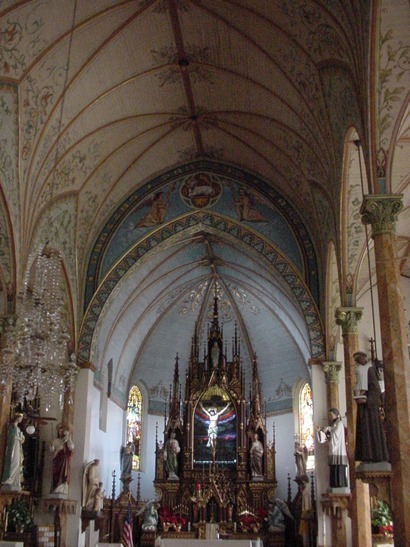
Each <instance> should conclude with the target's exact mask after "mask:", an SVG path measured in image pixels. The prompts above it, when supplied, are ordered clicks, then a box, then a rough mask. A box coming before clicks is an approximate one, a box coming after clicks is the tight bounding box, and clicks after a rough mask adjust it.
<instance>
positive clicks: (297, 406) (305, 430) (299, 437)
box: [292, 379, 315, 470]
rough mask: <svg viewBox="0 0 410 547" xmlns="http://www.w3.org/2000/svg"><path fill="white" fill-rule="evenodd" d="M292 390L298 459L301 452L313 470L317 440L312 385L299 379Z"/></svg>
mask: <svg viewBox="0 0 410 547" xmlns="http://www.w3.org/2000/svg"><path fill="white" fill-rule="evenodd" d="M292 391H293V393H292V396H293V416H294V424H295V457H296V461H297V460H298V457H297V453H298V452H299V454H298V456H299V457H302V458H304V459H305V462H306V468H307V470H312V469H314V468H315V442H314V423H313V398H312V390H311V386H310V385H309V383H308V382H306V380H303V379H299V380H298V381H297V382H296V384H295V385H294V386H293V390H292ZM298 445H299V446H298Z"/></svg>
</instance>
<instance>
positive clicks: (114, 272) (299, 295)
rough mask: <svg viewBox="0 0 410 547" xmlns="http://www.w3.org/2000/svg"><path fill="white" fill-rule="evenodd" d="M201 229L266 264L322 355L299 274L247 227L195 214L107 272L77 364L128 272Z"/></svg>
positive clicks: (315, 352) (316, 319)
mask: <svg viewBox="0 0 410 547" xmlns="http://www.w3.org/2000/svg"><path fill="white" fill-rule="evenodd" d="M204 229H205V230H207V229H208V230H216V231H217V232H219V233H221V234H226V235H228V236H229V237H231V238H233V239H236V240H237V241H238V244H240V245H242V246H245V247H247V248H249V250H250V251H251V252H252V253H255V254H256V255H258V256H259V257H260V258H261V259H263V260H264V261H267V263H268V264H269V265H270V266H271V267H272V268H274V269H275V271H276V273H277V275H278V276H280V277H281V278H282V280H283V282H284V283H285V284H286V286H287V287H288V290H289V291H290V292H291V293H292V295H293V296H294V298H295V299H296V301H297V302H298V305H299V307H300V311H301V314H302V315H303V317H304V318H305V321H306V325H307V328H308V331H309V337H310V346H311V356H312V357H318V358H319V357H322V356H323V355H324V351H325V348H324V335H323V330H322V325H321V321H320V316H319V313H318V310H317V307H316V304H315V302H314V299H313V298H312V296H311V294H310V291H309V289H308V288H307V286H306V285H305V282H304V280H303V279H302V278H301V275H300V273H299V272H298V271H297V270H296V269H295V268H294V266H293V265H292V263H291V262H290V261H289V260H288V259H287V258H286V257H285V256H284V255H283V254H282V253H281V252H280V251H279V250H278V249H277V248H276V247H275V246H273V244H272V243H270V242H269V241H267V240H266V239H264V238H263V237H262V236H260V235H259V234H257V233H256V232H254V231H253V230H251V229H249V228H248V227H247V226H244V225H242V224H240V223H238V222H235V221H233V220H232V219H229V218H226V217H224V216H222V215H218V214H214V213H210V212H201V211H197V212H193V213H188V214H186V215H184V216H182V217H179V218H177V219H175V220H173V221H172V222H170V223H168V224H167V225H166V226H161V227H159V228H158V229H157V230H155V231H153V232H151V233H150V234H149V235H148V236H147V237H146V238H145V239H144V240H142V241H140V242H138V243H137V244H136V245H135V246H134V247H133V248H132V249H130V250H129V252H127V253H126V254H125V255H124V256H123V257H122V258H121V259H120V260H119V261H118V262H117V263H116V264H115V266H114V267H113V268H112V269H111V270H110V271H109V273H108V274H107V276H106V277H105V278H104V280H103V281H102V283H101V284H100V286H99V288H98V290H97V291H96V293H95V294H94V296H93V298H92V300H91V302H90V305H89V306H88V308H87V311H86V313H85V317H84V320H83V324H82V328H81V333H80V337H79V345H78V356H79V359H80V360H82V361H83V362H88V361H89V360H90V358H91V346H92V341H93V337H94V333H95V330H96V327H97V323H98V319H99V316H100V314H101V313H102V312H103V308H104V306H105V304H106V302H107V300H108V299H109V297H110V295H111V293H112V292H113V291H114V290H116V287H117V285H118V283H119V282H120V281H121V279H123V278H124V276H126V275H127V274H128V273H129V271H130V270H131V269H133V268H135V267H138V265H139V264H140V263H141V262H143V261H146V260H147V259H149V253H150V251H152V250H153V249H155V248H156V247H157V246H158V245H160V244H164V243H165V242H166V241H167V240H168V239H170V238H171V237H172V236H174V235H175V234H179V235H181V234H183V233H184V231H187V232H189V233H190V234H192V232H193V231H195V230H196V231H198V232H199V231H203V230H204Z"/></svg>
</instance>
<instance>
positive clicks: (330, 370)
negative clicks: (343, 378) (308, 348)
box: [323, 361, 342, 410]
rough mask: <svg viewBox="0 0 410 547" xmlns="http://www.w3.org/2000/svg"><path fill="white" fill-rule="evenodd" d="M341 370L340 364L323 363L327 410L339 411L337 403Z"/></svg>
mask: <svg viewBox="0 0 410 547" xmlns="http://www.w3.org/2000/svg"><path fill="white" fill-rule="evenodd" d="M341 368H342V363H339V362H337V361H323V372H324V373H325V379H326V386H327V391H326V401H327V409H328V410H329V408H337V409H338V410H340V401H339V372H340V370H341Z"/></svg>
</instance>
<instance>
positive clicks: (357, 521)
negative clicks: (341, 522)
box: [336, 307, 372, 547]
mask: <svg viewBox="0 0 410 547" xmlns="http://www.w3.org/2000/svg"><path fill="white" fill-rule="evenodd" d="M362 315H363V308H356V307H343V308H342V307H341V308H338V309H337V310H336V323H337V324H338V325H340V326H341V327H342V335H343V348H344V361H345V377H346V407H347V453H348V457H349V476H350V489H351V492H352V498H351V506H350V517H351V519H352V544H353V545H355V546H356V547H367V546H368V545H371V544H372V535H371V525H370V520H371V517H370V496H369V485H368V484H365V483H363V482H362V481H361V480H359V479H356V473H355V459H354V455H355V445H356V414H357V409H356V403H355V402H354V399H353V387H354V385H355V383H356V371H355V363H354V360H353V357H352V356H353V354H354V353H356V351H358V349H359V347H358V345H359V344H358V328H357V327H358V323H359V321H360V319H361V318H362Z"/></svg>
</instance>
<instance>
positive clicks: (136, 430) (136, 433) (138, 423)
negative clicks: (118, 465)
mask: <svg viewBox="0 0 410 547" xmlns="http://www.w3.org/2000/svg"><path fill="white" fill-rule="evenodd" d="M141 430H142V395H141V391H140V390H139V388H138V386H133V387H132V388H131V389H130V393H129V396H128V405H127V442H132V443H133V445H134V450H135V453H134V456H133V458H132V469H133V470H134V471H139V470H140V466H141Z"/></svg>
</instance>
